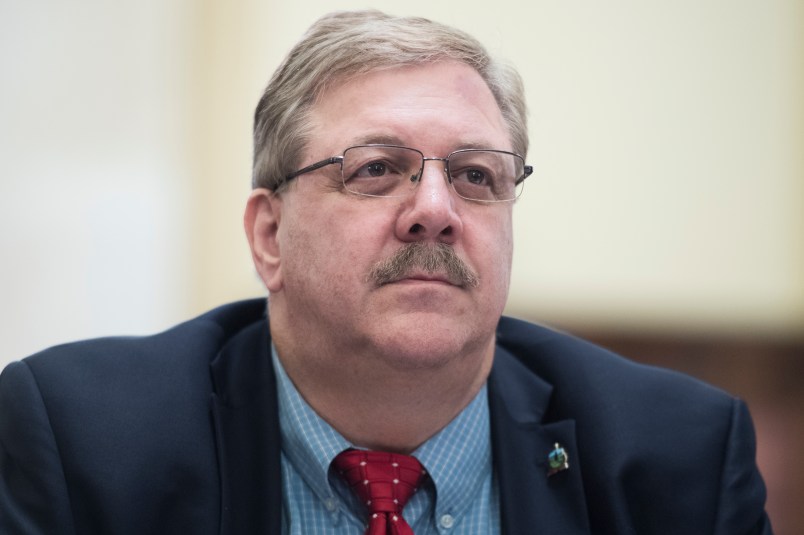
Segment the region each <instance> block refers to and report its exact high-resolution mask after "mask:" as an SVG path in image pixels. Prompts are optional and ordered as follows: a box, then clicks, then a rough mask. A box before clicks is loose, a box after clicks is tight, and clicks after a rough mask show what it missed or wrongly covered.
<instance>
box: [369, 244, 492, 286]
mask: <svg viewBox="0 0 804 535" xmlns="http://www.w3.org/2000/svg"><path fill="white" fill-rule="evenodd" d="M416 270H422V271H426V272H427V273H441V274H444V275H446V276H447V278H448V279H449V281H450V282H451V283H452V284H455V285H456V286H463V287H466V288H474V287H475V286H477V285H478V283H479V282H480V278H479V277H478V276H477V274H476V273H475V272H474V271H472V270H471V269H470V268H469V266H467V265H466V263H465V262H464V261H463V260H461V259H460V258H459V257H458V255H457V254H456V253H455V250H454V249H453V248H452V246H450V245H447V244H446V243H437V244H428V243H424V242H413V243H408V244H405V245H404V246H402V247H401V248H400V249H399V250H398V251H396V252H395V253H394V254H393V256H391V257H390V258H387V259H385V260H382V261H380V262H378V263H377V264H375V265H374V267H372V268H371V271H369V274H368V281H369V282H373V283H374V284H376V285H377V286H382V285H383V284H388V283H390V282H395V281H398V280H401V279H404V278H405V277H407V276H408V275H410V274H411V273H413V272H414V271H416Z"/></svg>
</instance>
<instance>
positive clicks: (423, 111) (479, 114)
mask: <svg viewBox="0 0 804 535" xmlns="http://www.w3.org/2000/svg"><path fill="white" fill-rule="evenodd" d="M311 122H312V132H311V133H312V136H311V137H312V140H311V143H310V147H309V148H310V149H311V150H314V149H321V150H324V149H327V150H330V151H332V150H334V151H335V152H338V151H340V150H343V149H344V148H346V147H348V146H350V145H355V144H361V143H396V144H404V145H407V146H411V147H414V148H418V149H420V150H423V152H425V153H432V152H433V151H439V152H438V153H439V154H440V153H443V152H444V151H447V152H449V151H451V150H455V149H457V148H464V147H478V146H483V147H487V148H496V149H504V150H510V149H511V142H510V136H509V133H508V129H507V125H506V123H505V121H504V119H503V117H502V113H501V112H500V108H499V106H498V105H497V102H496V100H495V99H494V96H493V95H492V93H491V90H490V89H489V88H488V86H487V85H486V83H485V81H484V80H483V78H482V77H481V76H480V74H478V72H477V71H475V70H474V69H473V68H471V67H470V66H468V65H466V64H464V63H459V62H456V61H439V62H434V63H428V64H424V65H416V66H405V67H395V68H390V69H383V70H377V71H373V72H370V73H368V74H363V75H360V76H357V77H354V78H351V79H348V80H346V81H342V82H340V83H336V84H334V85H332V86H330V87H329V88H328V89H327V90H326V91H325V92H324V93H323V94H322V95H321V96H320V97H319V99H318V100H317V101H316V103H315V104H314V105H313V106H312V108H311Z"/></svg>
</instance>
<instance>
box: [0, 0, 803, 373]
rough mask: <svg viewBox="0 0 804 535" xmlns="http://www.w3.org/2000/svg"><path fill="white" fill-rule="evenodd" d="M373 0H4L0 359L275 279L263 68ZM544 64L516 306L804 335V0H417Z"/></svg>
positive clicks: (395, 7)
mask: <svg viewBox="0 0 804 535" xmlns="http://www.w3.org/2000/svg"><path fill="white" fill-rule="evenodd" d="M364 5H365V4H363V3H358V2H324V1H321V0H314V1H310V2H304V3H300V2H295V3H287V2H281V3H280V2H265V1H263V2H258V1H255V0H252V1H243V2H237V3H232V2H230V3H223V2H215V1H213V0H206V1H203V2H191V1H189V0H182V1H173V2H157V1H156V0H149V1H146V2H139V3H137V4H130V5H126V4H120V3H108V2H101V1H99V0H81V1H80V2H74V3H70V4H65V3H62V2H56V1H55V0H47V1H45V0H43V1H39V2H22V1H6V2H3V3H0V21H2V22H0V29H1V30H2V31H0V73H2V76H3V83H2V84H0V206H2V210H0V218H1V219H0V223H1V224H2V227H1V228H2V232H1V233H0V251H2V254H3V262H0V300H1V302H2V306H1V307H0V315H1V316H0V339H2V340H3V353H2V354H0V364H1V363H2V362H4V361H6V360H9V359H11V358H17V357H20V356H22V355H24V354H27V353H29V352H31V351H34V350H36V349H38V348H40V347H43V346H46V345H50V344H53V343H56V342H59V341H65V340H69V339H75V338H80V337H85V336H97V335H102V334H111V333H139V332H147V331H151V330H155V329H158V328H161V327H164V326H167V325H169V324H171V323H174V322H176V321H179V320H181V319H183V318H185V317H188V316H189V315H191V314H194V313H196V312H200V311H202V310H204V309H205V308H208V307H211V306H214V305H215V304H218V303H221V302H223V301H226V300H230V299H234V298H239V297H245V296H249V295H260V294H261V289H260V287H259V285H258V284H257V282H256V280H255V277H254V275H253V273H252V270H251V266H250V260H249V255H248V252H247V250H246V246H245V241H244V239H243V237H242V231H241V225H240V217H241V211H242V206H243V203H244V202H245V197H246V195H247V194H248V187H249V186H248V183H249V174H250V171H249V166H250V156H251V148H250V138H249V134H250V128H251V114H252V111H253V107H254V105H255V104H256V101H257V99H258V97H259V94H260V90H261V89H262V86H263V85H264V84H265V82H266V81H267V79H268V77H269V76H270V73H271V72H272V70H273V69H274V68H275V66H276V65H277V63H278V62H279V60H280V58H281V57H282V56H283V55H284V54H285V52H286V51H287V50H288V49H289V47H290V46H291V45H292V44H293V42H295V40H296V39H298V37H299V36H300V34H301V33H302V32H303V31H304V29H305V28H306V27H307V26H308V25H309V24H310V23H311V22H312V21H313V20H314V19H315V18H317V17H318V15H319V14H321V13H323V12H326V11H329V10H332V9H335V8H354V7H363V6H364ZM372 5H374V6H375V7H378V8H380V9H384V10H387V11H390V12H393V13H398V14H422V15H425V16H429V17H431V18H435V19H438V20H441V21H443V22H446V23H450V24H454V25H457V26H459V27H462V28H464V29H466V30H468V31H470V32H471V33H473V34H475V35H476V36H478V37H479V38H480V39H481V40H483V41H484V42H485V43H486V44H487V45H488V47H489V48H490V49H491V50H492V51H493V52H496V53H498V54H500V55H502V56H504V57H507V58H509V59H510V60H511V62H512V63H514V64H515V65H516V66H517V67H518V68H519V69H520V71H521V72H522V74H523V77H524V78H525V82H526V85H527V87H528V92H529V101H530V106H531V116H530V120H531V140H532V143H531V151H530V154H529V158H528V160H529V163H532V164H533V165H534V167H535V168H536V172H535V173H534V175H533V176H532V177H531V178H529V179H528V183H527V185H526V188H525V195H524V198H523V199H522V200H521V201H520V202H519V203H518V205H517V207H516V208H515V219H516V225H517V231H518V236H517V242H516V257H515V267H514V279H513V283H514V286H513V288H512V296H511V301H510V307H509V310H510V311H511V312H512V313H515V314H518V315H525V316H528V317H530V318H537V319H541V320H543V321H546V322H550V323H557V324H560V325H568V326H582V327H585V328H615V329H650V330H671V331H678V332H689V331H708V332H737V331H740V332H749V333H758V334H775V335H781V336H793V335H795V334H796V333H800V332H802V331H804V215H802V214H804V155H803V154H804V151H802V148H804V100H803V99H802V98H801V95H804V4H802V3H801V2H799V1H797V0H769V1H766V2H749V1H736V2H734V1H725V0H705V1H691V0H682V1H678V2H644V1H637V0H613V1H610V2H605V3H604V2H593V1H567V2H545V1H534V2H530V3H529V4H528V6H527V7H526V6H523V5H520V3H519V2H511V1H503V2H498V3H496V4H495V5H494V8H493V9H489V8H488V7H487V6H488V4H487V3H484V4H482V5H481V4H477V5H473V4H468V3H466V2H445V1H432V0H431V1H428V2H424V1H420V0H412V1H409V2H406V3H404V4H400V3H398V2H393V3H392V2H387V1H376V2H373V3H372Z"/></svg>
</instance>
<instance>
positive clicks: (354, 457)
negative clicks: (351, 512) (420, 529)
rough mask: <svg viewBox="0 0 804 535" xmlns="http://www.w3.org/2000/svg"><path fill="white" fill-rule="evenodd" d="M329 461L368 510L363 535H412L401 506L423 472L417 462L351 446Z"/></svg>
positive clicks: (406, 500) (415, 486) (421, 478)
mask: <svg viewBox="0 0 804 535" xmlns="http://www.w3.org/2000/svg"><path fill="white" fill-rule="evenodd" d="M332 463H333V466H335V469H336V470H337V471H338V473H339V474H340V476H341V477H342V478H343V479H344V480H345V481H346V482H347V483H348V484H349V486H350V487H351V488H352V491H354V493H355V494H357V496H358V497H359V498H360V500H361V501H362V502H363V503H365V504H366V506H367V507H368V509H369V522H368V527H367V528H366V535H413V530H412V529H411V528H410V526H409V525H408V523H407V522H405V520H404V519H403V518H402V508H403V507H405V504H406V503H407V502H408V499H409V498H410V497H411V496H413V493H414V492H416V489H418V488H419V485H420V484H421V482H422V480H423V479H424V476H425V474H426V472H425V470H424V467H423V466H422V465H421V463H420V462H419V461H417V460H416V459H415V458H414V457H410V456H408V455H400V454H397V453H385V452H382V451H364V450H351V449H350V450H346V451H344V452H341V453H340V454H339V455H338V456H337V457H335V460H334V461H332Z"/></svg>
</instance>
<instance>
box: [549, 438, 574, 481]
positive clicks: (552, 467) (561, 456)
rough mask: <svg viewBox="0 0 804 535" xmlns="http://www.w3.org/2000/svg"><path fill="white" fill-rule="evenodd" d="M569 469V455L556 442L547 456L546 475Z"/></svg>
mask: <svg viewBox="0 0 804 535" xmlns="http://www.w3.org/2000/svg"><path fill="white" fill-rule="evenodd" d="M567 469H569V455H567V450H565V449H564V448H562V447H561V445H560V444H559V443H558V442H556V444H555V447H554V448H553V451H551V452H550V455H548V456H547V477H550V476H552V475H553V474H557V473H559V472H561V471H563V470H567Z"/></svg>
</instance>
